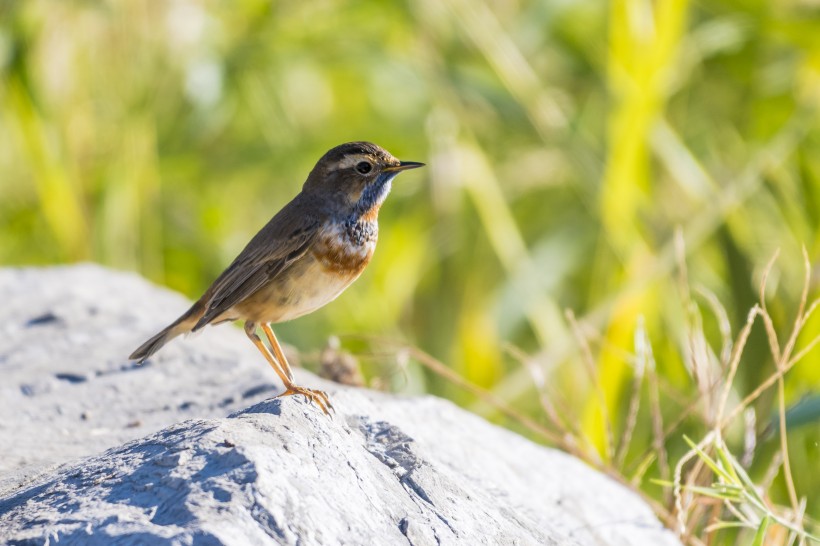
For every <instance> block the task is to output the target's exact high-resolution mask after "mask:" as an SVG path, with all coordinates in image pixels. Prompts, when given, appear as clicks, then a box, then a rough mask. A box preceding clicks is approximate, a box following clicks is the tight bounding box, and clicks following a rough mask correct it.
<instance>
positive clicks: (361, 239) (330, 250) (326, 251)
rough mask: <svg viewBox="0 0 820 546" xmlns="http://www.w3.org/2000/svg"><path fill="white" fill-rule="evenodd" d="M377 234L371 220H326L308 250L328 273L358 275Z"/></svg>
mask: <svg viewBox="0 0 820 546" xmlns="http://www.w3.org/2000/svg"><path fill="white" fill-rule="evenodd" d="M378 235H379V225H378V224H377V223H376V222H375V221H367V220H364V219H362V220H359V221H352V220H347V221H342V222H334V223H329V224H328V225H326V226H325V228H323V229H322V231H320V233H319V235H318V237H317V240H316V244H314V245H313V248H312V253H313V255H314V257H315V258H316V260H317V261H318V262H319V263H320V264H321V265H322V267H324V268H325V269H326V270H327V271H328V272H334V273H336V274H338V275H352V276H353V279H355V278H356V277H358V276H359V275H360V274H361V272H362V271H363V270H364V268H365V267H367V264H368V263H369V262H370V258H372V257H373V252H374V251H375V250H376V241H377V239H378Z"/></svg>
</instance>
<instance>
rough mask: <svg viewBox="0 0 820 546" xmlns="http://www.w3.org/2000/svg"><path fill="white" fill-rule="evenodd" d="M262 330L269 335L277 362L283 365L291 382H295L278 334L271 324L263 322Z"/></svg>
mask: <svg viewBox="0 0 820 546" xmlns="http://www.w3.org/2000/svg"><path fill="white" fill-rule="evenodd" d="M261 326H262V331H263V332H265V336H267V338H268V341H269V342H270V346H271V349H273V354H274V355H275V356H276V360H277V362H279V365H280V366H282V371H284V372H285V374H287V376H288V379H290V381H291V383H292V382H293V372H292V371H291V369H290V364H288V359H287V358H285V353H283V352H282V347H280V346H279V340H278V339H276V334H274V333H273V328H271V327H270V324H267V323H264V322H263V323H262V324H261Z"/></svg>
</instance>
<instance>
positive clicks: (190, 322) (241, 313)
mask: <svg viewBox="0 0 820 546" xmlns="http://www.w3.org/2000/svg"><path fill="white" fill-rule="evenodd" d="M423 165H424V163H417V162H414V161H399V160H398V159H396V158H395V157H393V156H392V155H390V153H388V152H387V151H386V150H385V149H383V148H381V147H379V146H377V145H375V144H372V143H370V142H348V143H347V144H342V145H341V146H337V147H335V148H333V149H332V150H330V151H329V152H327V153H326V154H325V155H324V156H322V158H321V159H320V160H319V162H318V163H316V166H315V167H314V168H313V170H312V171H311V172H310V175H308V178H307V181H306V182H305V183H304V185H303V186H302V191H301V192H300V193H299V194H298V195H297V196H296V197H295V198H294V199H293V200H292V201H291V202H290V203H288V204H287V205H285V207H284V208H283V209H282V210H280V211H279V212H278V213H276V215H275V216H274V217H273V218H272V219H271V220H270V221H269V222H268V223H267V225H265V227H263V228H262V229H261V230H260V231H259V233H257V234H256V235H255V236H254V238H253V239H251V241H250V242H249V243H248V245H247V246H246V247H245V248H244V250H242V252H240V253H239V256H237V257H236V259H235V260H234V261H233V263H231V265H230V266H228V268H227V269H226V270H225V271H224V272H223V273H222V274H221V275H220V276H219V277H218V278H217V279H216V280H215V281H214V283H213V284H212V285H211V286H210V288H208V289H207V290H206V291H205V293H204V294H203V295H202V297H201V298H199V300H197V302H196V303H194V304H193V306H191V308H190V309H188V311H186V312H185V313H184V314H183V315H182V316H181V317H179V318H178V319H177V320H176V321H174V322H173V323H172V324H171V325H169V326H168V327H167V328H165V329H164V330H162V331H161V332H159V333H158V334H156V335H155V336H154V337H152V338H151V339H149V340H148V341H146V342H145V343H143V344H142V346H140V348H139V349H137V350H136V351H134V352H133V353H132V354H131V356H130V357H129V358H131V359H132V360H137V361H139V362H143V361H144V360H145V359H146V358H148V357H149V356H151V355H152V354H154V353H155V352H157V351H158V350H159V349H160V348H161V347H162V346H163V345H165V344H166V343H168V342H169V341H170V340H171V339H173V338H175V337H176V336H178V335H180V334H184V333H188V332H196V331H197V330H199V329H201V328H203V327H205V326H206V325H208V324H219V323H221V322H227V321H234V320H244V321H245V334H247V336H248V337H249V338H250V340H251V341H252V342H253V344H254V345H256V347H257V348H258V349H259V351H260V352H261V353H262V355H263V356H264V357H265V359H266V360H267V361H268V363H269V364H270V365H271V367H273V370H274V371H275V372H276V373H277V375H278V376H279V378H280V379H281V380H282V383H284V386H285V392H283V393H282V394H280V395H279V396H288V395H293V394H301V395H303V396H305V398H307V399H308V400H310V401H312V402H314V403H316V405H318V406H319V407H320V408H321V409H322V411H324V412H325V413H328V409H329V408H332V407H333V406H332V405H331V403H330V400H329V399H328V397H327V394H326V393H324V392H323V391H320V390H314V389H308V388H305V387H301V386H299V385H297V384H296V383H295V382H294V380H293V373H292V372H291V369H290V365H289V364H288V361H287V359H286V358H285V355H284V353H283V352H282V348H281V347H280V346H279V342H278V341H277V339H276V336H275V335H274V333H273V329H272V328H271V324H276V323H279V322H284V321H287V320H291V319H295V318H297V317H301V316H302V315H306V314H308V313H311V312H313V311H315V310H316V309H318V308H319V307H322V306H323V305H325V304H326V303H328V302H330V301H332V300H334V299H335V298H336V297H337V296H338V295H339V294H341V293H342V291H344V289H345V288H347V287H348V286H350V283H352V282H353V281H354V280H356V278H357V277H358V276H359V275H360V274H361V273H362V271H364V268H365V267H366V266H367V264H368V263H369V262H370V259H371V258H372V257H373V251H374V250H375V248H376V239H377V237H378V233H379V224H378V214H379V208H380V207H381V205H382V203H383V202H384V199H385V198H386V197H387V194H388V193H389V192H390V186H391V183H392V181H393V179H394V178H395V177H396V175H398V174H399V173H400V172H401V171H404V170H407V169H415V168H417V167H421V166H423ZM257 328H259V329H261V330H262V332H263V333H264V334H265V337H267V339H268V342H269V343H270V347H268V346H266V345H265V344H264V343H263V342H262V339H261V338H260V337H259V335H258V334H257Z"/></svg>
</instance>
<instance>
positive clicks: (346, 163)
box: [337, 154, 373, 169]
mask: <svg viewBox="0 0 820 546" xmlns="http://www.w3.org/2000/svg"><path fill="white" fill-rule="evenodd" d="M362 161H367V162H368V163H373V158H372V157H370V156H369V155H365V154H356V155H349V156H346V157H345V158H344V159H342V160H341V161H339V163H337V167H338V168H339V169H347V168H350V167H353V166H354V165H356V164H358V163H360V162H362Z"/></svg>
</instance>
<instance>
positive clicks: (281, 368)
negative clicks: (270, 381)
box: [245, 322, 333, 415]
mask: <svg viewBox="0 0 820 546" xmlns="http://www.w3.org/2000/svg"><path fill="white" fill-rule="evenodd" d="M261 326H262V331H263V332H265V336H267V338H268V341H270V344H271V349H272V350H273V353H274V354H271V352H270V350H268V348H267V347H266V346H265V344H264V343H262V340H261V339H260V338H259V336H258V335H257V334H256V324H254V323H251V326H250V327H249V326H248V323H247V322H246V323H245V333H247V334H248V337H250V338H251V341H253V343H254V345H256V346H257V347H258V348H259V350H260V351H262V354H264V355H265V358H266V359H267V360H268V362H269V363H270V365H271V366H273V368H274V370H276V373H277V374H279V378H280V379H281V380H282V383H284V385H285V392H283V393H282V394H280V395H279V396H290V395H294V394H301V395H302V396H304V397H305V398H306V399H308V400H309V401H311V402H315V403H316V405H318V406H319V407H320V408H322V411H324V412H325V413H326V414H328V415H330V413H329V412H328V409H333V404H331V403H330V400H329V399H328V397H327V394H326V393H325V392H324V391H320V390H315V389H308V388H306V387H300V386H299V385H297V384H296V383H295V382H294V380H293V372H291V370H290V365H289V364H288V361H287V359H286V358H285V354H284V353H283V352H282V347H280V346H279V342H278V340H277V339H276V335H274V333H273V330H272V329H271V327H270V325H269V324H264V323H263V324H261ZM249 328H250V331H249ZM274 355H276V356H274ZM277 398H278V397H277Z"/></svg>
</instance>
